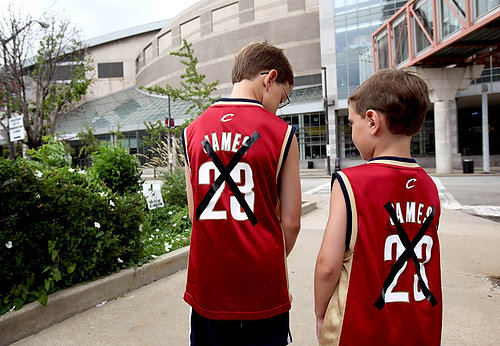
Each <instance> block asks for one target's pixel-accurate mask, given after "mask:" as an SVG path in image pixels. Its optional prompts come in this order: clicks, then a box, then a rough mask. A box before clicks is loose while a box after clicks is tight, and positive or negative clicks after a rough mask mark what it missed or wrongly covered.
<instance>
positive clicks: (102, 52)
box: [82, 31, 156, 102]
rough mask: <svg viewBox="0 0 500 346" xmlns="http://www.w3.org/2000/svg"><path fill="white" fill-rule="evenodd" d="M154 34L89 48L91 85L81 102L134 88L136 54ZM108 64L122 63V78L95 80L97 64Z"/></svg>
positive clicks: (140, 35)
mask: <svg viewBox="0 0 500 346" xmlns="http://www.w3.org/2000/svg"><path fill="white" fill-rule="evenodd" d="M155 34H156V31H152V32H149V33H144V34H139V35H135V36H130V37H126V38H123V39H120V40H116V41H112V42H108V43H104V44H101V45H98V46H95V47H90V48H89V49H88V54H89V55H90V57H91V58H92V59H93V61H94V64H93V65H94V71H93V72H92V84H91V85H90V87H89V91H88V92H87V94H86V95H85V97H84V98H83V99H82V101H83V102H85V101H89V100H91V99H94V98H97V97H102V96H106V95H108V94H111V93H114V92H117V91H120V90H123V89H125V88H129V87H131V86H134V85H135V58H136V55H137V52H138V51H139V50H140V49H141V47H142V46H143V45H144V43H145V42H148V41H149V40H151V38H152V37H153V36H154V35H155ZM110 62H123V77H117V78H97V77H98V75H97V64H99V63H110Z"/></svg>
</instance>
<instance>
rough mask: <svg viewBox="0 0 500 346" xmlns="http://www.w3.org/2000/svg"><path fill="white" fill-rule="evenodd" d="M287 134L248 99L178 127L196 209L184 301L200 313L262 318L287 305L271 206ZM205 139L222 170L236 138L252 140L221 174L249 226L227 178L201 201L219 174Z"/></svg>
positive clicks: (221, 103) (228, 102) (280, 239)
mask: <svg viewBox="0 0 500 346" xmlns="http://www.w3.org/2000/svg"><path fill="white" fill-rule="evenodd" d="M255 132H257V133H258V135H254V133H255ZM293 133H294V130H293V127H292V126H290V125H288V124H287V123H286V122H285V121H283V120H281V119H279V118H278V117H277V116H276V115H274V114H272V113H270V112H269V111H267V110H265V109H264V108H263V107H262V105H261V104H260V103H259V102H258V101H254V100H247V99H220V100H218V101H217V102H216V103H215V104H214V105H212V106H211V107H210V108H208V109H207V110H206V111H205V112H204V113H203V114H202V115H200V116H199V117H198V118H197V119H196V120H195V121H193V122H192V123H191V124H190V125H189V126H188V127H187V128H186V129H185V130H184V136H183V137H184V146H185V149H186V153H185V154H186V160H187V162H188V164H189V166H190V168H191V185H192V187H193V198H194V207H195V210H196V209H198V212H200V211H202V213H201V214H199V215H198V216H199V218H198V220H196V217H194V219H195V220H193V230H192V234H191V249H190V254H189V266H188V279H187V286H186V292H185V294H184V300H185V301H186V302H187V303H188V304H189V305H191V306H192V307H193V308H194V309H195V310H196V311H197V312H198V313H199V314H200V315H202V316H204V317H206V318H210V319H219V320H239V319H262V318H268V317H272V316H274V315H278V314H281V313H284V312H286V311H288V310H289V309H290V299H289V295H288V279H287V269H286V255H285V246H284V236H283V232H282V229H281V224H280V220H279V217H278V213H277V206H278V197H279V195H278V188H279V187H278V176H279V172H280V168H281V166H282V164H283V163H284V162H285V160H286V156H287V152H288V148H289V145H290V143H291V139H292V136H293ZM252 135H253V136H252ZM255 136H257V137H258V138H257V137H255ZM249 138H250V140H249ZM255 138H257V139H256V140H255ZM205 140H206V141H207V142H208V143H209V144H210V147H211V149H212V150H213V153H215V155H216V156H217V158H218V159H217V160H219V159H220V162H221V163H222V164H223V166H224V167H223V171H225V170H226V166H228V165H230V162H231V160H232V159H233V158H234V157H235V155H238V151H239V150H240V148H241V147H242V145H243V143H247V141H248V142H250V141H252V140H255V141H254V142H253V143H252V144H251V146H250V148H249V149H248V151H247V152H246V153H245V154H244V155H243V156H242V157H241V158H239V159H237V160H236V161H237V163H236V164H235V165H234V168H232V169H228V171H227V172H226V173H228V174H229V175H230V177H231V179H232V180H233V181H234V183H235V185H236V186H237V190H239V192H240V193H241V196H242V197H244V200H245V201H246V204H247V205H248V207H249V209H250V210H251V213H253V215H254V216H255V219H256V220H257V223H256V224H255V225H253V224H252V222H251V221H250V220H249V216H248V213H247V212H246V211H245V210H244V209H243V208H242V204H241V203H240V201H239V200H238V199H237V198H236V196H235V190H234V186H233V187H231V186H230V184H229V182H228V181H227V180H226V179H224V180H222V181H221V185H220V186H219V187H218V189H217V190H216V191H212V192H214V193H213V196H212V198H210V202H209V203H208V204H207V205H206V207H204V208H203V207H200V205H202V206H203V203H202V201H203V199H204V197H205V195H206V194H207V192H209V190H210V189H211V188H212V189H214V188H213V187H212V185H213V184H214V182H215V181H216V180H217V178H219V176H221V175H222V176H224V174H221V171H220V170H219V168H218V167H217V165H216V162H214V161H213V160H212V158H211V157H210V156H209V154H208V152H207V151H206V150H205V148H204V147H203V146H202V142H203V141H205ZM247 144H248V143H247ZM205 145H206V144H205ZM217 160H216V161H217ZM233 164H234V162H233ZM229 170H230V172H229ZM226 178H227V177H226ZM200 208H201V209H202V210H200Z"/></svg>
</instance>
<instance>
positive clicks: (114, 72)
mask: <svg viewBox="0 0 500 346" xmlns="http://www.w3.org/2000/svg"><path fill="white" fill-rule="evenodd" d="M97 77H98V78H116V77H123V62H108V63H101V64H97Z"/></svg>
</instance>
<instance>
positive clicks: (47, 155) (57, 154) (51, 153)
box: [29, 136, 71, 169]
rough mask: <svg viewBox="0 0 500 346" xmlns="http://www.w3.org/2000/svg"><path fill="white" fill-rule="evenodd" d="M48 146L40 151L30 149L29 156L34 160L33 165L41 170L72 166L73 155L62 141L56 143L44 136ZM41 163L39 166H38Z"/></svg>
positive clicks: (49, 137)
mask: <svg viewBox="0 0 500 346" xmlns="http://www.w3.org/2000/svg"><path fill="white" fill-rule="evenodd" d="M43 141H44V142H46V144H44V145H42V146H41V147H40V148H38V149H36V150H35V149H30V150H29V155H30V156H31V158H32V159H33V160H34V162H33V164H34V165H36V166H37V167H38V168H39V169H42V168H44V167H66V166H70V165H71V155H70V154H69V152H68V150H67V148H66V146H65V145H64V143H63V142H61V141H56V140H55V139H54V138H53V137H51V136H44V137H43ZM37 163H39V164H37Z"/></svg>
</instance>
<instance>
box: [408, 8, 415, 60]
mask: <svg viewBox="0 0 500 346" xmlns="http://www.w3.org/2000/svg"><path fill="white" fill-rule="evenodd" d="M411 11H413V7H407V8H406V27H407V28H408V58H409V59H410V60H412V59H414V58H415V56H414V54H413V25H412V23H411Z"/></svg>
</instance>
